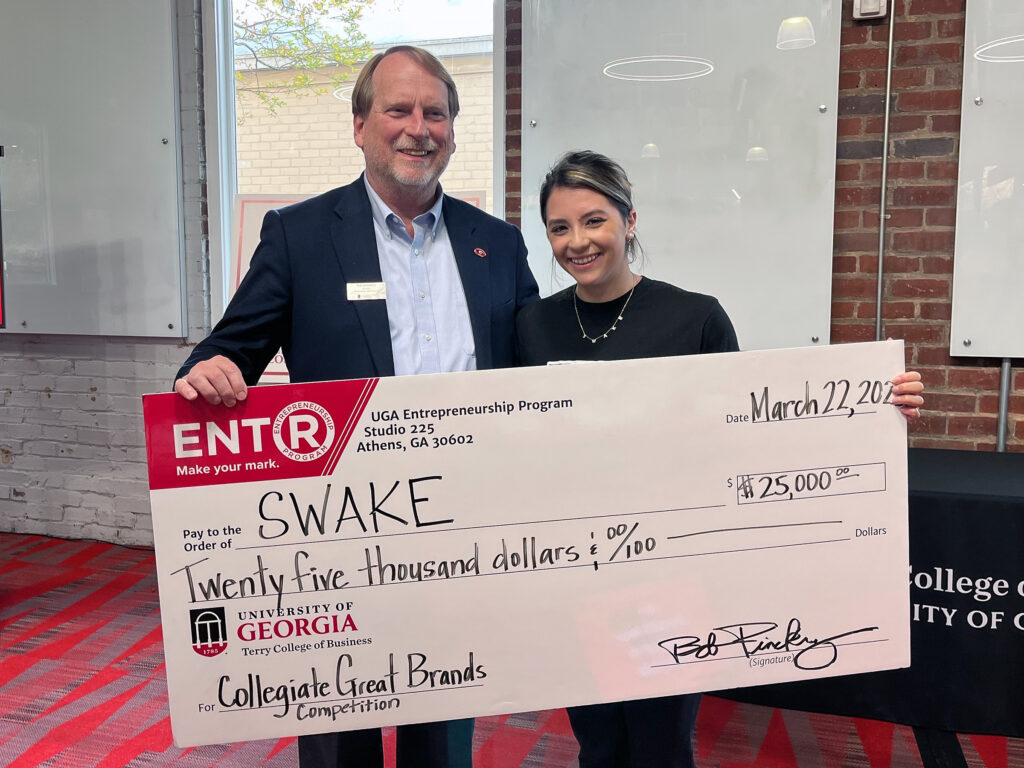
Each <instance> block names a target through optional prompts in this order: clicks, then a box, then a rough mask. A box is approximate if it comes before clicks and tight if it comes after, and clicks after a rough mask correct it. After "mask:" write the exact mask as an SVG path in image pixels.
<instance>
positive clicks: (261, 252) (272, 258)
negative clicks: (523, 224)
mask: <svg viewBox="0 0 1024 768" xmlns="http://www.w3.org/2000/svg"><path fill="white" fill-rule="evenodd" d="M442 212H443V215H444V222H445V226H446V227H447V229H448V237H449V239H450V240H451V244H452V249H453V251H454V253H455V261H456V263H457V265H458V269H459V275H460V277H461V279H462V285H463V288H464V290H465V292H466V302H467V304H468V306H469V318H470V322H471V324H472V326H473V340H474V342H475V344H476V364H477V368H478V369H485V368H503V367H508V366H512V365H514V364H515V362H516V356H515V317H516V312H517V311H518V309H519V308H520V307H521V306H523V305H524V304H527V303H529V302H531V301H535V300H536V299H537V298H538V293H537V282H536V280H534V278H533V274H532V273H531V272H530V268H529V266H528V265H527V262H526V245H525V243H524V242H523V237H522V235H521V234H520V232H519V230H518V229H516V228H515V227H513V226H512V225H511V224H508V223H506V222H504V221H501V220H500V219H496V218H495V217H493V216H490V215H488V214H486V213H484V212H483V211H480V210H478V209H477V208H474V207H473V206H471V205H469V204H468V203H464V202H462V201H461V200H455V199H453V198H450V197H448V196H445V198H444V203H443V206H442ZM481 252H482V253H484V254H486V255H484V256H481V255H479V254H480V253H481ZM379 282H381V274H380V261H379V259H378V257H377V241H376V239H375V237H374V234H373V219H372V214H371V211H370V201H369V198H368V197H367V194H366V188H365V187H364V184H363V180H362V178H361V177H360V178H359V179H357V180H356V181H355V182H353V183H352V184H349V185H347V186H344V187H339V188H337V189H334V190H331V191H330V192H325V193H324V194H322V195H318V196H317V197H313V198H310V199H309V200H304V201H302V202H300V203H296V204H294V205H290V206H288V207H286V208H282V209H280V210H276V211H271V212H270V213H268V214H267V215H266V218H264V220H263V229H262V231H261V232H260V244H259V246H257V248H256V252H255V253H254V254H253V257H252V262H251V264H250V267H249V271H248V273H247V274H246V276H245V278H244V279H243V280H242V284H241V285H240V286H239V287H238V291H237V292H236V293H235V296H234V298H232V300H231V302H230V304H229V305H228V307H227V310H226V311H225V313H224V317H223V318H222V319H221V321H220V322H219V323H217V326H216V327H215V328H214V329H213V331H212V332H211V334H210V335H209V336H208V337H207V338H206V339H204V340H203V341H202V342H200V343H199V344H198V345H197V346H196V348H195V349H194V350H193V352H192V354H191V355H189V357H188V360H186V361H185V364H184V366H182V368H181V370H180V371H178V375H177V377H176V378H180V377H181V376H183V375H185V374H186V373H188V371H189V370H190V369H191V368H192V366H193V365H195V364H196V363H198V362H199V361H201V360H206V359H209V358H211V357H213V356H215V355H224V356H225V357H227V358H229V359H231V360H232V361H234V362H235V364H236V365H238V367H239V368H240V369H241V371H242V375H243V376H244V378H245V381H246V383H247V384H249V385H253V384H255V383H256V381H257V380H258V379H259V377H260V375H261V374H262V373H263V369H264V368H266V366H267V363H269V362H270V359H271V358H272V357H273V355H274V354H275V353H276V352H277V350H278V348H281V349H282V350H283V351H284V356H285V362H286V363H287V365H288V372H289V374H290V377H291V380H292V381H293V382H303V381H330V380H336V379H359V378H372V377H377V376H393V375H394V373H395V365H394V359H393V357H392V353H391V333H390V330H389V328H388V313H387V306H386V304H385V302H384V300H382V299H376V300H362V301H349V300H348V298H347V296H346V284H347V283H379Z"/></svg>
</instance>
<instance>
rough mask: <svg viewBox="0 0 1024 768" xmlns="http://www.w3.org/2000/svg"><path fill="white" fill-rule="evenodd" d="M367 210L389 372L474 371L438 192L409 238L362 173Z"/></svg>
mask: <svg viewBox="0 0 1024 768" xmlns="http://www.w3.org/2000/svg"><path fill="white" fill-rule="evenodd" d="M363 183H364V184H366V193H367V194H368V195H369V197H370V210H371V211H372V212H373V234H374V236H375V237H376V239H377V255H378V257H379V258H380V274H381V277H382V279H383V280H384V284H385V285H386V286H387V287H386V292H387V299H386V301H387V308H388V325H389V327H390V329H391V352H392V355H393V356H394V359H395V375H396V376H407V375H409V374H414V373H445V372H449V371H474V370H476V345H475V344H474V342H473V327H472V325H471V324H470V321H469V307H468V306H467V304H466V293H465V291H464V290H463V288H462V279H461V278H460V277H459V269H458V265H457V264H456V263H455V253H454V251H453V250H452V244H451V241H450V240H449V239H448V230H447V228H446V227H445V225H444V217H443V216H442V214H441V202H442V200H443V198H444V194H443V193H442V194H439V195H438V196H437V202H436V203H434V206H433V207H432V208H431V209H430V210H429V211H427V212H426V213H422V214H420V215H419V216H417V217H416V218H415V219H413V222H412V226H413V236H412V237H411V238H410V237H409V233H408V232H406V231H405V224H404V223H403V222H402V219H401V217H399V216H398V215H397V214H395V213H394V212H393V211H392V210H391V209H390V208H388V206H387V204H386V203H385V202H384V201H383V200H382V199H381V197H380V195H378V194H377V193H376V192H375V191H374V189H373V187H371V186H370V182H369V181H367V180H366V177H365V176H364V177H363Z"/></svg>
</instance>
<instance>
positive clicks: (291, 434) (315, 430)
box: [273, 400, 334, 461]
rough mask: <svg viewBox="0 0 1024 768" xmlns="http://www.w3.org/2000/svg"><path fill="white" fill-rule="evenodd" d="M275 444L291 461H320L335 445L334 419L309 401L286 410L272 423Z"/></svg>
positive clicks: (320, 406)
mask: <svg viewBox="0 0 1024 768" xmlns="http://www.w3.org/2000/svg"><path fill="white" fill-rule="evenodd" d="M273 432H274V444H275V445H276V446H277V449H278V450H279V451H281V453H283V454H284V455H285V456H287V457H288V458H289V459H291V460H292V461H314V460H316V459H319V458H320V457H321V456H323V455H324V454H325V453H327V451H328V449H330V447H331V444H332V443H333V442H334V419H332V418H331V414H329V413H328V412H327V409H326V408H324V407H323V406H322V405H318V404H317V403H312V402H310V401H308V400H300V401H298V402H295V403H292V404H291V405H287V406H285V407H284V408H283V409H281V412H280V413H279V414H277V418H276V419H274V428H273Z"/></svg>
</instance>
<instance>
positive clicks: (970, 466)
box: [717, 451, 1024, 737]
mask: <svg viewBox="0 0 1024 768" xmlns="http://www.w3.org/2000/svg"><path fill="white" fill-rule="evenodd" d="M940 453H941V454H945V455H942V456H938V455H935V456H933V455H931V454H940ZM915 454H916V455H915ZM911 459H912V460H911V462H910V470H911V476H910V486H911V492H910V505H909V508H910V563H911V572H910V574H908V579H909V580H910V599H911V617H910V618H911V666H910V668H909V669H900V670H893V671H889V672H875V673H870V674H865V675H850V676H847V677H836V678H829V679H824V680H813V681H808V682H800V683H785V684H780V685H771V686H760V687H756V688H743V689H735V690H730V691H724V692H719V693H718V694H717V695H721V696H725V697H727V698H730V699H735V700H738V701H746V702H750V703H752V704H761V705H766V706H774V707H782V708H784V709H797V710H804V711H811V712H824V713H829V714H836V715H845V716H849V717H866V718H871V719H875V720H887V721H890V722H896V723H904V724H907V725H913V726H919V727H924V728H931V729H937V730H943V731H954V732H956V733H974V734H998V735H1003V736H1013V737H1021V736H1024V705H1022V704H1021V693H1022V692H1024V493H1020V495H1017V491H1018V488H1017V486H1018V485H1021V484H1024V455H1019V454H1018V455H1006V454H1003V455H999V456H998V457H997V456H996V455H994V454H976V455H973V456H967V455H965V453H964V452H959V451H955V452H954V451H942V452H938V451H924V452H921V451H919V452H912V455H911ZM1006 473H1011V474H1006ZM988 475H991V477H990V481H986V476H988ZM986 491H988V493H986ZM992 491H995V492H996V494H997V495H994V494H992ZM865 567H870V563H866V564H865Z"/></svg>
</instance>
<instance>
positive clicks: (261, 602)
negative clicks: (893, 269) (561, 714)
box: [145, 343, 997, 746]
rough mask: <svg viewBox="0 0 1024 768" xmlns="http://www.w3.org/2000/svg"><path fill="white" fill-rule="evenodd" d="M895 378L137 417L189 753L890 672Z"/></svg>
mask: <svg viewBox="0 0 1024 768" xmlns="http://www.w3.org/2000/svg"><path fill="white" fill-rule="evenodd" d="M902 359H903V358H902V351H901V347H900V345H898V344H895V343H882V344H870V345H847V346H844V347H836V348H824V349H807V350H783V351H774V352H750V353H736V354H728V355H707V356H699V357H692V358H665V359H658V360H644V361H629V362H621V363H594V364H588V365H560V366H553V367H549V368H534V369H519V370H510V371H483V372H473V373H465V374H445V375H440V376H423V377H398V378H392V379H380V380H368V381H345V382H333V383H324V384H303V385H287V386H274V387H264V388H254V389H251V390H250V392H249V397H248V399H247V400H246V401H245V402H244V403H241V404H239V405H238V406H236V407H235V408H231V409H227V408H221V407H214V406H209V405H206V404H190V403H186V402H185V401H184V400H182V399H181V398H179V397H177V396H175V395H156V396H149V397H147V398H146V400H145V412H146V431H147V451H148V453H149V460H150V482H151V488H152V509H153V526H154V535H155V539H156V546H157V563H158V571H159V580H160V599H161V612H162V620H163V631H164V643H165V657H166V663H167V674H168V687H169V696H170V709H171V720H172V728H173V732H174V737H175V740H176V743H178V744H179V745H182V746H184V745H192V744H203V743H211V742H222V741H235V740H243V739H255V738H271V737H283V736H289V735H296V734H302V733H320V732H324V731H327V730H339V729H344V730H347V729H356V728H367V727H371V726H379V725H396V724H401V723H411V722H425V721H436V720H439V719H449V718H459V717H469V716H476V715H485V714H499V713H505V712H512V711H527V710H534V709H544V708H551V707H559V706H565V705H573V704H586V703H593V702H600V701H613V700H622V699H628V698H641V697H654V696H664V695H668V694H671V693H676V692H686V691H699V690H715V689H720V688H729V687H736V686H743V685H754V684H762V683H769V682H781V681H786V680H797V679H806V678H810V677H820V676H824V675H833V674H849V673H854V672H864V671H870V670H875V669H885V668H892V667H898V666H902V665H906V664H907V663H908V662H909V616H908V614H909V588H908V584H907V582H908V579H907V573H908V562H907V525H906V466H905V461H906V459H905V457H906V449H905V425H904V422H903V419H902V417H901V416H900V415H899V413H898V411H897V409H896V408H894V407H893V406H892V405H891V403H890V402H889V399H890V393H889V390H888V388H887V387H888V385H887V384H886V383H885V382H886V381H887V379H888V378H889V377H890V376H891V375H892V374H895V373H896V372H897V371H898V370H899V368H900V365H901V362H902ZM867 564H870V565H869V566H868V565H867ZM943 583H945V582H943ZM956 583H957V584H959V583H960V582H959V581H957V582H956ZM996 588H997V587H996V586H995V585H994V586H993V590H995V589H996Z"/></svg>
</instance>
